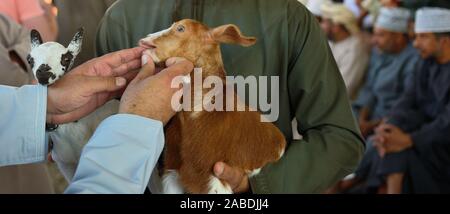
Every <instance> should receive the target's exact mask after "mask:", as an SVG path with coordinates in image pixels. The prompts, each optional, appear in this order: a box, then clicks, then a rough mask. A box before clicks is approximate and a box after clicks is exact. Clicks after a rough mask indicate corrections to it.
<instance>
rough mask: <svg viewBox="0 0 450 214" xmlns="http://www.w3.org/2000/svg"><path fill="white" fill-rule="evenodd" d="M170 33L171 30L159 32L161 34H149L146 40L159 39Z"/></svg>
mask: <svg viewBox="0 0 450 214" xmlns="http://www.w3.org/2000/svg"><path fill="white" fill-rule="evenodd" d="M169 32H170V28H167V29H165V30H162V31H159V32H156V33H151V34H148V35H147V38H146V39H156V38H158V37H160V36H163V35H165V34H168V33H169Z"/></svg>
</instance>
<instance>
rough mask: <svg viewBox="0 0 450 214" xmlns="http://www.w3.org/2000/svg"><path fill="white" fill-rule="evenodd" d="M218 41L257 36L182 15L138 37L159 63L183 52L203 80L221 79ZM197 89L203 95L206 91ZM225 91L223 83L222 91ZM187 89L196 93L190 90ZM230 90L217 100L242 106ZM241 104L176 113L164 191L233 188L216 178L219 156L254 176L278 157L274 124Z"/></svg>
mask: <svg viewBox="0 0 450 214" xmlns="http://www.w3.org/2000/svg"><path fill="white" fill-rule="evenodd" d="M220 43H229V44H238V45H242V46H245V47H247V46H251V45H253V44H255V43H256V39H255V38H251V37H245V36H243V35H242V34H241V32H240V30H239V29H238V28H237V27H236V26H235V25H223V26H219V27H217V28H214V29H209V28H208V27H207V26H205V25H204V24H202V23H199V22H197V21H194V20H189V19H185V20H181V21H179V22H177V23H175V24H173V25H172V26H171V27H170V28H169V29H167V30H164V31H161V32H158V33H155V34H150V35H149V36H147V37H146V38H144V39H142V40H141V41H140V45H141V46H142V47H145V48H147V49H149V50H148V51H149V52H150V54H151V56H152V58H153V60H154V61H155V63H157V64H161V63H163V62H165V61H166V60H167V59H168V58H170V57H184V58H186V59H187V60H189V61H191V62H193V63H194V66H195V67H198V68H201V69H202V78H203V80H204V79H205V78H207V77H208V76H217V77H219V78H221V79H222V80H223V81H224V82H225V70H224V65H223V62H222V56H221V52H220ZM193 79H194V78H193V75H191V83H192V81H193ZM193 84H201V83H195V82H193ZM201 90H202V91H201V93H202V94H206V93H207V92H208V90H207V89H201ZM225 90H226V89H225V87H224V90H223V94H222V95H224V94H226V93H225ZM191 93H192V94H195V93H194V89H192V91H191ZM232 95H233V96H229V95H226V96H216V98H215V99H222V98H223V99H224V102H223V103H225V102H226V99H232V100H233V102H234V103H235V108H237V106H238V105H245V104H243V103H242V102H240V101H239V100H238V98H237V96H236V94H232ZM192 97H193V98H194V96H192ZM221 97H222V98H221ZM245 109H246V111H236V109H235V111H204V110H203V111H200V112H195V111H181V112H178V113H177V115H176V116H175V117H174V118H173V119H172V120H171V121H170V122H169V123H168V124H167V126H166V151H165V154H164V181H163V184H164V192H165V193H184V192H188V193H232V190H231V188H230V185H229V184H227V183H226V182H224V181H221V180H219V179H217V178H216V177H214V175H213V166H214V164H215V163H216V162H219V161H223V162H225V163H227V164H228V165H230V166H232V167H238V168H240V169H242V170H244V171H245V172H247V174H248V175H249V176H254V175H256V174H257V173H258V172H259V169H261V168H262V167H263V166H265V165H266V164H267V163H270V162H275V161H277V160H279V159H280V158H281V156H282V155H283V153H284V150H285V147H286V141H285V139H284V136H283V134H282V133H281V132H280V131H279V129H278V128H277V127H276V126H275V125H273V124H272V123H266V122H261V121H260V120H261V113H260V112H258V111H249V110H250V107H248V106H245ZM180 184H181V186H180Z"/></svg>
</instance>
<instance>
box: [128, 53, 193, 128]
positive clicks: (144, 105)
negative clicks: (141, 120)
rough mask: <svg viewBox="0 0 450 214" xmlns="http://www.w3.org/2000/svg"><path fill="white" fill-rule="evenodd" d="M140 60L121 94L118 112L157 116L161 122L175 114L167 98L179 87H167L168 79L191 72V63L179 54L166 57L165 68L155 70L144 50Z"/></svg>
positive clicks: (150, 116)
mask: <svg viewBox="0 0 450 214" xmlns="http://www.w3.org/2000/svg"><path fill="white" fill-rule="evenodd" d="M142 62H143V64H145V65H144V66H143V68H142V70H141V71H140V72H139V74H138V75H137V76H136V78H135V79H134V80H133V81H131V83H130V84H129V85H128V87H127V89H126V90H125V92H124V94H123V96H122V99H121V101H120V107H119V113H124V114H135V115H139V116H143V117H147V118H150V119H154V120H159V121H161V122H163V123H164V125H165V124H167V122H169V120H170V118H172V117H173V116H174V115H175V110H174V109H173V108H172V105H171V101H172V96H173V95H174V93H175V92H177V91H178V90H179V89H178V88H172V87H171V83H172V80H173V79H174V78H175V77H178V76H185V75H187V74H189V73H190V72H192V70H193V69H194V65H193V64H192V63H191V62H189V61H187V60H186V59H183V58H170V59H168V60H167V61H166V66H167V68H166V69H164V70H162V71H161V72H159V73H157V74H155V63H154V62H153V61H152V59H151V57H150V56H149V55H147V54H144V55H143V56H142ZM147 62H148V63H147Z"/></svg>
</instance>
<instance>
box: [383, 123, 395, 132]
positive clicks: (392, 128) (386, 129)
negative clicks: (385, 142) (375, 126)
mask: <svg viewBox="0 0 450 214" xmlns="http://www.w3.org/2000/svg"><path fill="white" fill-rule="evenodd" d="M396 128H397V127H395V126H393V125H391V124H383V125H381V126H380V131H381V132H382V133H391V132H393V131H396Z"/></svg>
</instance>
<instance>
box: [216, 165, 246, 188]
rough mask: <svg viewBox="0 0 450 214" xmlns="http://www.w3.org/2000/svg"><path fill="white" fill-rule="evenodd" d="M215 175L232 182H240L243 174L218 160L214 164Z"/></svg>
mask: <svg viewBox="0 0 450 214" xmlns="http://www.w3.org/2000/svg"><path fill="white" fill-rule="evenodd" d="M214 175H215V176H216V177H217V178H219V179H222V180H225V181H227V182H228V183H230V184H239V183H240V177H241V176H240V175H239V172H238V171H237V170H234V169H233V168H231V167H230V166H228V165H227V164H225V163H223V162H217V163H216V164H215V165H214Z"/></svg>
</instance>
